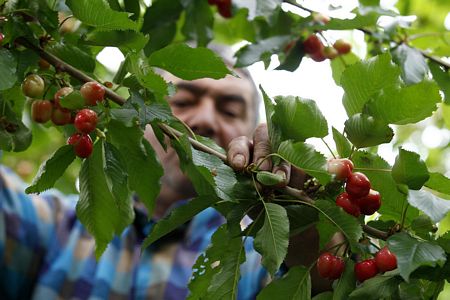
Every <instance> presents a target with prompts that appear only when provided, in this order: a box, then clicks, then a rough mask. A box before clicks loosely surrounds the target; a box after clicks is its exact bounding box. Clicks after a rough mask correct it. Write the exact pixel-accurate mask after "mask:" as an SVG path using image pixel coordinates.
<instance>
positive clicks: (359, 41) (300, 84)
mask: <svg viewBox="0 0 450 300" xmlns="http://www.w3.org/2000/svg"><path fill="white" fill-rule="evenodd" d="M299 2H300V3H301V4H302V5H304V6H306V7H308V8H311V9H313V10H315V11H319V12H323V13H327V12H328V8H329V7H330V5H333V6H334V7H337V6H341V7H342V8H341V9H337V10H333V12H332V13H327V14H328V15H330V16H332V17H339V18H346V17H349V16H351V14H350V15H349V13H348V12H349V11H350V10H352V9H353V8H354V7H355V6H357V4H358V1H357V0H344V1H343V0H305V1H299ZM381 3H382V5H383V6H385V7H391V6H392V5H394V4H395V3H396V0H382V1H381ZM283 8H286V7H283ZM296 12H297V13H299V14H301V15H304V16H307V15H308V14H307V13H305V12H304V11H301V10H296ZM446 23H449V24H450V14H449V17H448V18H447V20H446ZM446 25H447V24H446ZM449 26H450V25H449ZM325 34H326V37H327V39H329V41H331V42H333V41H334V40H336V39H338V38H344V39H345V40H347V41H350V42H351V43H352V44H353V49H352V51H353V52H354V53H356V54H357V55H358V56H359V57H361V58H363V57H364V55H365V52H366V49H365V43H364V36H363V34H362V33H360V32H357V31H353V32H352V31H346V32H342V31H327V32H325ZM97 59H98V60H99V61H100V62H101V63H103V64H104V65H105V66H107V67H108V68H109V69H111V70H117V69H118V67H119V65H120V62H121V61H122V60H123V59H124V57H123V55H122V54H121V53H120V51H119V50H118V49H115V48H105V49H104V50H103V51H102V52H101V53H100V54H99V55H98V56H97ZM277 65H278V61H277V58H276V56H273V59H272V63H271V64H270V66H269V68H268V70H264V66H263V64H262V63H256V64H254V65H252V66H250V67H249V70H250V72H251V74H252V75H253V77H254V80H255V82H256V84H257V85H259V84H261V85H262V86H263V88H264V89H265V91H266V92H267V93H268V94H269V96H271V97H273V96H276V95H294V96H300V97H304V98H309V99H313V100H315V101H316V102H317V104H318V106H319V108H320V110H321V111H322V113H323V115H324V116H325V118H326V119H327V120H328V125H329V128H330V132H331V126H334V127H335V128H336V129H338V130H339V131H342V130H343V128H344V121H345V120H346V119H347V115H346V113H345V110H344V107H343V106H342V95H343V90H342V88H340V87H338V86H336V85H335V83H334V81H333V79H332V76H331V68H330V65H329V61H328V60H326V61H324V62H320V63H318V62H314V61H312V60H311V59H309V58H304V59H303V61H302V63H301V65H300V67H299V68H298V69H297V70H296V71H295V72H287V71H275V70H274V68H275V67H276V66H277ZM260 115H261V120H265V113H264V108H263V107H261V110H260ZM424 123H425V124H427V125H428V126H427V127H425V130H424V131H423V132H422V133H420V132H419V133H417V134H420V135H421V136H415V139H416V140H419V141H421V142H422V143H423V144H424V145H425V146H427V147H429V148H433V147H442V146H443V145H446V144H448V143H449V142H450V131H449V130H446V129H439V128H437V127H434V126H430V125H429V124H428V123H429V122H428V121H427V120H425V121H424ZM299 126H301V125H300V124H299ZM325 140H326V141H327V142H328V143H329V144H330V146H331V148H333V149H334V143H333V140H332V137H331V135H330V136H328V137H326V138H325ZM307 142H309V143H312V144H314V145H315V146H316V147H317V149H318V150H319V151H321V152H322V153H324V154H325V155H326V156H327V157H330V156H331V155H330V153H329V152H328V150H327V149H326V147H325V145H324V144H323V143H322V142H321V141H320V140H319V139H309V140H308V141H307ZM403 147H404V148H405V149H408V150H412V151H416V152H418V153H420V154H421V156H422V159H426V157H427V155H428V152H427V149H425V148H419V147H417V145H416V144H414V143H413V142H411V143H407V144H404V145H403ZM397 151H398V150H397V149H392V146H391V145H390V144H388V145H381V146H380V148H379V154H380V155H381V156H382V157H384V158H385V159H386V160H387V161H388V162H389V163H391V164H392V163H393V162H394V159H395V156H396V154H397ZM448 156H449V157H448V159H445V161H446V164H447V165H446V168H447V170H450V151H449V153H448ZM447 175H450V174H447Z"/></svg>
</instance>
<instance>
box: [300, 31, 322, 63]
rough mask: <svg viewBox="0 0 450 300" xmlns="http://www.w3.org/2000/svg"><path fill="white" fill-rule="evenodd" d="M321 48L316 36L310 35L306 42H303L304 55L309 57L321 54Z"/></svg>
mask: <svg viewBox="0 0 450 300" xmlns="http://www.w3.org/2000/svg"><path fill="white" fill-rule="evenodd" d="M323 47H324V46H323V44H322V42H321V41H320V39H319V38H318V37H317V35H314V34H313V35H310V36H309V37H308V38H307V39H306V40H304V41H303V49H304V50H305V53H307V54H310V55H313V54H315V53H321V52H322V50H323ZM313 59H314V58H313ZM324 59H325V58H324Z"/></svg>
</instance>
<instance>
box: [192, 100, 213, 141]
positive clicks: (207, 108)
mask: <svg viewBox="0 0 450 300" xmlns="http://www.w3.org/2000/svg"><path fill="white" fill-rule="evenodd" d="M192 113H193V114H192V115H191V118H190V119H189V120H187V122H186V123H187V125H188V126H189V127H190V128H191V129H192V131H193V132H194V133H195V134H198V135H202V136H206V137H209V138H214V137H215V135H216V134H217V132H218V122H217V121H218V120H217V115H216V113H217V112H216V107H215V103H214V100H213V99H211V98H207V97H205V98H204V99H202V100H201V101H200V103H199V104H198V106H197V107H196V109H195V110H194V111H193V112H192Z"/></svg>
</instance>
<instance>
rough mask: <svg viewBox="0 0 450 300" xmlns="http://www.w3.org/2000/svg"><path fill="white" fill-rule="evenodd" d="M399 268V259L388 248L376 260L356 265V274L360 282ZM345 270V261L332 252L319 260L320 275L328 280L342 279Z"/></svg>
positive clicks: (326, 253) (325, 253) (322, 255)
mask: <svg viewBox="0 0 450 300" xmlns="http://www.w3.org/2000/svg"><path fill="white" fill-rule="evenodd" d="M396 268H397V257H396V256H395V254H394V253H392V252H391V251H389V249H388V247H386V246H385V247H383V248H381V249H380V250H379V251H378V252H377V253H376V254H375V258H370V259H366V260H363V261H361V262H358V263H356V264H355V267H354V272H355V276H356V279H358V281H359V282H364V281H365V280H367V279H369V278H372V277H374V276H376V275H377V274H378V273H383V272H388V271H392V270H394V269H396ZM344 269H345V262H344V259H343V258H342V257H340V256H336V255H333V254H331V253H330V252H324V253H322V254H321V255H320V256H319V258H318V259H317V270H318V272H319V275H320V276H321V277H323V278H326V279H331V280H335V279H338V278H340V277H341V275H342V273H343V272H344Z"/></svg>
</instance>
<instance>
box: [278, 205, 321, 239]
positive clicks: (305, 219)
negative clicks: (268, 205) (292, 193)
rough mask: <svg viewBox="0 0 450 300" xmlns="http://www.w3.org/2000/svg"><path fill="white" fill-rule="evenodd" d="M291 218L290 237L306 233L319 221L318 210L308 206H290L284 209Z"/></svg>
mask: <svg viewBox="0 0 450 300" xmlns="http://www.w3.org/2000/svg"><path fill="white" fill-rule="evenodd" d="M284 208H285V209H286V212H287V214H288V217H289V235H290V236H293V235H295V234H297V233H300V232H302V231H304V230H305V229H307V228H309V227H310V226H311V225H313V224H315V223H317V222H318V221H319V214H318V213H317V210H316V209H314V208H312V207H309V206H306V205H288V206H285V207H284Z"/></svg>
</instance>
